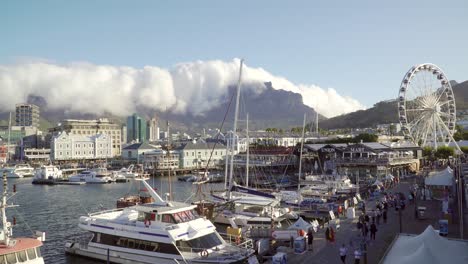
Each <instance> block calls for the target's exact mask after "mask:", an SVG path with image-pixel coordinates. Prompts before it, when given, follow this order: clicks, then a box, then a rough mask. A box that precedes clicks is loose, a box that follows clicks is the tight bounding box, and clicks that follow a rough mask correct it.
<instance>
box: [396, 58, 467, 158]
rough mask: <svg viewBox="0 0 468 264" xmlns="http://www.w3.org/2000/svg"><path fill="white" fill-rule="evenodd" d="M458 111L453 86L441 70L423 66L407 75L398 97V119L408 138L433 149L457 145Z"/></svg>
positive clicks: (427, 64) (434, 66) (416, 67)
mask: <svg viewBox="0 0 468 264" xmlns="http://www.w3.org/2000/svg"><path fill="white" fill-rule="evenodd" d="M455 112H456V108H455V96H454V94H453V91H452V86H451V85H450V82H449V80H448V79H447V76H446V75H445V74H444V73H443V72H442V70H441V69H440V68H439V67H437V66H436V65H434V64H431V63H425V64H420V65H416V66H414V67H412V68H411V69H410V70H409V71H408V72H407V73H406V74H405V76H404V77H403V81H402V82H401V86H400V91H399V96H398V116H399V119H400V124H401V129H402V131H403V133H404V135H405V137H406V138H407V139H410V140H412V141H413V142H414V143H415V144H417V145H419V146H430V147H433V148H437V147H438V146H444V145H445V146H446V145H448V143H449V142H450V141H453V142H455V140H454V139H453V134H454V133H455V122H456V113H455ZM457 148H458V146H457ZM458 149H459V148H458Z"/></svg>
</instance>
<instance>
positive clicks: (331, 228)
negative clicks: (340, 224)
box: [330, 227, 335, 244]
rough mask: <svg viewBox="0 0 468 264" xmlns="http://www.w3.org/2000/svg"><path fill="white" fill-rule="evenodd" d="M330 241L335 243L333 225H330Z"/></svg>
mask: <svg viewBox="0 0 468 264" xmlns="http://www.w3.org/2000/svg"><path fill="white" fill-rule="evenodd" d="M330 242H331V243H332V244H335V230H333V227H330Z"/></svg>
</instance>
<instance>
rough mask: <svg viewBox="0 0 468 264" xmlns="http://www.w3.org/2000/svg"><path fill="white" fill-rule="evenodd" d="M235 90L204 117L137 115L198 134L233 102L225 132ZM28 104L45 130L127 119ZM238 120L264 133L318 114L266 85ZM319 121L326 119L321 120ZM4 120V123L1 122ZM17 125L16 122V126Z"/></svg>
mask: <svg viewBox="0 0 468 264" xmlns="http://www.w3.org/2000/svg"><path fill="white" fill-rule="evenodd" d="M235 92H236V89H235V87H229V88H228V93H227V95H226V96H225V97H224V98H222V100H221V101H220V103H219V105H218V106H217V107H215V108H213V109H211V110H209V111H207V112H205V113H204V114H203V115H193V114H190V113H186V114H175V113H172V112H171V111H170V109H169V111H168V113H166V112H156V113H155V112H154V111H153V110H150V109H144V108H141V109H138V110H137V112H138V113H140V114H141V115H142V116H145V117H147V118H150V117H152V116H154V115H155V114H156V115H157V116H158V117H159V119H160V120H159V126H160V127H161V128H162V129H165V127H166V125H165V124H166V120H169V121H170V124H171V127H172V128H174V129H177V130H183V131H198V132H200V131H201V129H203V128H219V127H220V124H221V122H222V121H223V118H224V116H225V114H226V111H228V105H229V101H230V100H231V98H233V101H232V102H231V105H230V107H229V112H228V115H227V116H226V120H225V124H224V127H223V130H226V129H232V124H233V119H234V108H235V97H233V94H234V93H235ZM28 102H29V103H34V104H36V105H38V106H39V107H40V109H41V123H42V124H43V126H42V128H43V129H46V128H48V127H51V126H53V125H55V124H56V123H58V122H60V120H62V119H65V118H75V119H93V118H98V117H109V118H112V119H114V120H118V121H119V122H121V123H125V120H126V117H116V116H112V115H110V114H108V115H102V116H96V115H90V114H86V115H83V114H80V113H70V112H67V111H63V110H50V109H48V107H47V102H46V101H45V100H44V98H42V97H38V96H29V98H28ZM239 105H240V111H239V119H240V120H245V118H246V113H247V112H248V113H249V120H250V121H249V129H252V130H253V129H265V128H267V127H276V128H283V129H285V128H290V127H297V126H302V122H303V117H304V113H306V114H307V117H308V120H311V119H312V118H313V119H315V116H316V112H315V111H314V109H312V108H311V107H308V106H306V105H304V104H303V101H302V96H301V95H300V94H297V93H293V92H289V91H284V90H276V89H274V88H273V86H272V84H271V83H265V89H264V90H263V91H260V92H259V91H258V90H257V89H245V88H243V89H242V90H241V97H240V104H239ZM319 119H322V120H323V119H325V118H324V117H323V116H319ZM2 120H3V121H2ZM5 120H6V123H7V122H8V113H0V123H5ZM13 124H14V122H13ZM238 127H239V128H242V129H243V128H245V122H242V121H241V122H239V124H238Z"/></svg>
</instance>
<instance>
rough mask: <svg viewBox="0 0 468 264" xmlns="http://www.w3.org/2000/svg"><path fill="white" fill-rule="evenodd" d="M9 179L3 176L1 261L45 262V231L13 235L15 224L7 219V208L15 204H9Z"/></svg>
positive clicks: (32, 263)
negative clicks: (30, 235)
mask: <svg viewBox="0 0 468 264" xmlns="http://www.w3.org/2000/svg"><path fill="white" fill-rule="evenodd" d="M7 191H8V186H7V179H6V175H4V176H3V195H2V203H1V207H0V209H1V214H2V228H1V229H0V263H26V264H44V259H43V258H42V254H41V246H42V242H43V241H44V240H45V234H44V233H43V232H36V235H37V237H36V238H29V237H13V226H12V224H11V223H10V222H8V221H7V216H6V208H8V207H13V206H14V205H8V204H7V199H8V197H7V194H8V193H7Z"/></svg>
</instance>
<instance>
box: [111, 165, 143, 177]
mask: <svg viewBox="0 0 468 264" xmlns="http://www.w3.org/2000/svg"><path fill="white" fill-rule="evenodd" d="M134 168H135V166H134V165H133V164H132V165H130V166H129V167H128V168H121V169H120V170H118V171H115V173H116V174H117V175H122V176H124V177H125V178H135V177H138V173H136V172H133V169H134Z"/></svg>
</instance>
